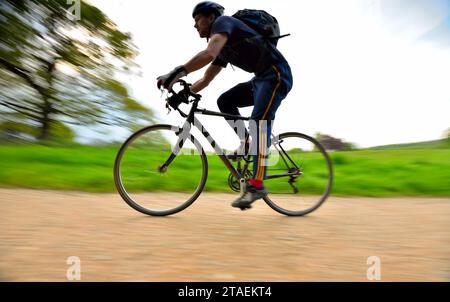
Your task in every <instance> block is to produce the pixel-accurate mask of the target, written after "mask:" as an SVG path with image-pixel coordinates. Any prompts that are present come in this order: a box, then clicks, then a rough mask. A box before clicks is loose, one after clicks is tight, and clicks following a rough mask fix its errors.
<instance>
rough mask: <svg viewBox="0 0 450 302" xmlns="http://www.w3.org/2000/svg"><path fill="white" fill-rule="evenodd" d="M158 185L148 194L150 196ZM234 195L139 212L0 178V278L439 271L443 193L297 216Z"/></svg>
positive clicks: (427, 274) (334, 205) (448, 205)
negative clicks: (73, 273) (160, 213)
mask: <svg viewBox="0 0 450 302" xmlns="http://www.w3.org/2000/svg"><path fill="white" fill-rule="evenodd" d="M161 196H162V195H161V194H153V197H154V198H155V200H157V199H160V198H161ZM234 198H236V195H234V194H216V193H204V194H202V195H201V196H200V198H199V200H197V201H196V202H195V203H194V204H193V205H192V206H191V207H189V208H188V209H186V210H185V211H183V212H181V213H179V214H177V215H174V216H170V217H163V218H157V217H149V216H145V215H142V214H140V213H138V212H136V211H134V210H133V209H132V208H130V207H129V206H128V205H127V204H126V203H125V202H123V201H122V199H121V198H120V197H119V196H118V194H89V193H78V192H70V193H68V192H55V191H34V190H15V189H0V213H1V214H0V215H1V219H0V280H1V281H66V280H67V278H66V272H67V270H68V269H69V267H71V265H70V264H67V262H66V261H67V259H68V258H69V257H70V256H76V257H78V258H79V259H80V261H81V280H82V281H316V280H317V281H328V280H338V281H341V280H342V281H347V280H354V281H367V280H368V279H367V270H368V269H369V267H371V266H372V265H373V263H371V264H367V259H368V257H370V256H376V257H379V260H380V268H381V271H380V276H381V280H382V281H450V199H449V198H407V197H405V198H359V197H352V198H337V197H331V198H330V199H329V200H328V201H327V202H326V203H325V204H324V205H323V206H322V207H321V208H320V209H319V210H317V211H316V212H314V213H312V214H310V215H309V216H306V217H285V216H283V215H280V214H278V213H277V212H275V211H273V210H272V209H270V208H269V207H268V206H267V205H266V204H265V203H264V202H263V201H258V202H256V203H255V206H254V208H253V209H251V210H249V211H244V212H241V211H239V210H237V209H234V208H232V207H230V205H229V204H230V202H231V201H232V200H233V199H234Z"/></svg>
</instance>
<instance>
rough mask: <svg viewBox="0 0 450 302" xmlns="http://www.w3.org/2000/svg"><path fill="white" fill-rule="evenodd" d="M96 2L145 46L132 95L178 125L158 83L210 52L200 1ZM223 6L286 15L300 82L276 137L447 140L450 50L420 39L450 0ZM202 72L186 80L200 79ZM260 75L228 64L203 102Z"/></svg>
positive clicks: (227, 139) (250, 1)
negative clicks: (197, 21) (197, 17)
mask: <svg viewBox="0 0 450 302" xmlns="http://www.w3.org/2000/svg"><path fill="white" fill-rule="evenodd" d="M90 2H91V3H93V4H94V5H96V6H97V7H99V8H100V9H101V10H102V11H104V12H105V13H106V14H107V15H108V16H109V17H110V18H111V19H112V20H113V21H114V22H115V23H116V24H117V25H118V26H119V28H120V29H121V30H123V31H128V32H131V33H132V35H133V39H134V42H135V44H136V45H137V46H138V48H139V52H140V55H139V56H138V57H137V60H136V61H137V63H138V64H140V66H141V71H142V76H141V77H135V78H127V79H124V80H125V81H126V83H127V84H128V86H129V88H130V91H131V92H132V94H133V96H134V97H135V98H136V99H138V100H139V101H141V102H142V103H143V104H145V105H147V106H149V107H151V108H152V109H153V110H154V111H155V112H156V113H157V114H158V117H159V118H160V119H161V120H162V121H163V122H168V123H171V124H176V125H178V124H179V123H180V122H181V118H180V117H179V116H178V115H177V114H176V113H175V112H172V113H171V114H170V115H166V113H167V111H166V109H165V106H164V101H163V99H162V98H161V93H160V91H159V90H157V88H156V80H155V79H156V77H157V76H159V75H161V74H164V73H166V72H168V71H170V70H172V69H173V68H174V67H175V66H178V65H181V64H184V63H186V62H187V61H188V60H189V59H190V58H191V57H192V56H193V55H195V54H196V53H197V52H199V51H201V50H203V49H204V48H205V47H206V40H204V39H200V38H199V36H198V34H197V31H196V30H195V29H194V27H193V25H194V23H193V19H192V17H191V12H192V8H193V6H194V5H195V4H196V3H197V2H198V1H197V0H195V1H191V0H170V1H146V0H126V1H125V0H90ZM217 2H219V3H220V4H222V5H223V6H224V7H225V14H226V15H232V14H233V13H234V12H235V11H237V10H238V9H242V8H258V9H264V10H266V11H268V12H270V13H271V14H272V15H274V16H275V17H277V19H278V21H279V23H280V26H281V31H282V33H291V36H290V37H287V38H284V39H281V40H280V41H279V44H278V48H279V49H280V51H281V52H282V53H283V54H284V56H285V57H286V59H287V60H288V62H289V64H290V66H291V69H292V73H293V76H294V86H293V89H292V90H291V92H290V94H289V95H288V96H287V98H286V99H285V100H284V101H283V103H282V105H281V106H280V107H279V109H278V111H277V115H276V120H275V127H274V132H276V133H281V132H284V131H298V132H303V133H305V134H309V135H314V134H315V133H316V132H321V133H326V134H330V135H332V136H334V137H339V138H342V139H344V140H346V141H350V142H354V143H356V144H357V145H358V146H360V147H369V146H375V145H383V144H392V143H404V142H413V141H423V140H432V139H438V138H440V137H441V135H442V133H443V131H444V130H445V129H447V128H449V127H450V119H449V112H450V45H447V46H446V47H445V46H442V45H441V44H442V43H441V44H440V43H438V42H439V41H429V40H423V39H422V40H420V41H419V38H420V37H421V36H422V35H424V34H425V33H427V32H428V31H430V30H431V29H433V28H434V27H436V26H437V25H439V24H440V23H441V22H442V21H443V20H444V19H445V18H446V17H447V18H448V16H449V15H450V0H422V1H419V0H360V1H356V0H343V1H335V0H300V1H299V0H295V1H283V0H278V1H274V0H246V1H242V0H241V1H240V0H226V1H217ZM82 17H83V16H81V18H82ZM447 23H450V22H447ZM449 33H450V26H449V28H448V32H447V34H449ZM203 71H204V70H201V71H198V72H195V73H192V74H190V75H188V76H187V78H186V79H187V81H188V82H195V81H196V80H197V79H198V78H199V77H201V76H202V74H203ZM251 77H252V75H251V74H249V73H246V72H244V71H242V70H239V69H238V68H235V70H234V71H233V70H232V69H231V67H229V66H228V67H227V68H226V69H225V70H223V71H222V72H221V73H220V74H219V76H218V77H217V78H216V79H215V80H214V82H213V83H211V85H210V86H209V87H207V88H206V89H205V90H203V91H202V92H201V94H202V95H203V103H202V104H201V106H202V107H204V108H208V109H211V110H218V108H217V105H216V100H217V98H218V97H219V95H220V94H221V93H222V92H224V91H226V90H227V89H229V88H231V87H233V86H234V85H236V84H238V83H240V82H243V81H247V80H249V79H251ZM250 112H251V108H248V109H244V110H241V113H242V114H243V115H250ZM200 120H201V121H202V122H204V125H205V127H206V128H207V129H208V130H209V132H210V133H211V134H212V136H213V137H214V138H216V139H217V140H218V142H219V144H220V145H221V146H222V147H225V148H227V149H232V148H234V147H235V146H236V144H237V139H236V138H234V136H233V132H232V130H231V128H229V127H228V125H227V124H226V122H225V121H224V120H222V119H221V118H212V117H200ZM114 135H117V136H119V135H120V131H117V132H115V133H114Z"/></svg>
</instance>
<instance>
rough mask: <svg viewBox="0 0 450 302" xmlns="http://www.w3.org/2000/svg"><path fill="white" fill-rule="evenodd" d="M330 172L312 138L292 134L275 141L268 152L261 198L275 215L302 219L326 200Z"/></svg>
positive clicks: (325, 154) (289, 133) (331, 175)
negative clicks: (267, 191)
mask: <svg viewBox="0 0 450 302" xmlns="http://www.w3.org/2000/svg"><path fill="white" fill-rule="evenodd" d="M332 182H333V168H332V163H331V160H330V157H329V156H328V154H327V153H326V151H325V149H324V148H323V147H322V146H321V145H320V143H319V142H318V141H317V140H315V139H314V138H312V137H310V136H307V135H304V134H301V133H296V132H288V133H283V134H281V135H279V136H278V137H275V138H274V139H273V141H272V145H271V148H270V155H269V159H268V166H267V178H266V179H265V180H264V183H265V184H266V186H267V188H268V190H269V192H270V193H269V194H268V195H267V196H266V197H265V198H264V200H265V201H266V203H267V204H268V205H269V206H270V207H271V208H272V209H274V210H275V211H278V212H280V213H282V214H285V215H288V216H302V215H306V214H308V213H311V212H312V211H314V210H316V209H317V208H318V207H320V206H321V205H322V203H323V202H324V201H325V200H326V199H327V197H328V195H329V194H330V192H331V186H332Z"/></svg>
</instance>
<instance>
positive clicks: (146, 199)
mask: <svg viewBox="0 0 450 302" xmlns="http://www.w3.org/2000/svg"><path fill="white" fill-rule="evenodd" d="M180 136H183V132H181V131H180V129H179V128H178V127H175V126H170V125H154V126H149V127H146V128H144V129H141V130H139V131H137V132H136V133H134V134H133V135H131V136H130V137H129V138H128V139H127V140H126V141H125V143H124V144H123V145H122V146H121V147H120V149H119V152H118V153H117V156H116V160H115V163H114V181H115V184H116V188H117V190H118V192H119V194H120V196H121V197H122V198H123V199H124V200H125V202H126V203H128V204H129V205H130V206H131V207H132V208H133V209H135V210H137V211H139V212H141V213H144V214H147V215H153V216H165V215H171V214H174V213H177V212H180V211H182V210H184V209H185V208H187V207H188V206H190V205H191V204H192V203H193V202H194V201H195V200H196V199H197V198H198V196H199V195H200V193H201V192H202V190H203V188H204V186H205V182H206V178H207V175H208V162H207V159H206V155H205V152H204V151H203V148H202V147H201V145H200V143H199V142H198V141H197V140H196V139H195V138H194V137H193V136H192V135H191V134H188V135H187V136H185V137H187V139H185V140H182V141H181V143H180ZM155 192H160V194H155Z"/></svg>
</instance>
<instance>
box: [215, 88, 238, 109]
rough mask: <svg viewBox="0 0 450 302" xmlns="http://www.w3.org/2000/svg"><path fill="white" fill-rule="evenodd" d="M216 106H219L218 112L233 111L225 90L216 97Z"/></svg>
mask: <svg viewBox="0 0 450 302" xmlns="http://www.w3.org/2000/svg"><path fill="white" fill-rule="evenodd" d="M217 107H219V110H220V112H224V113H229V112H233V109H234V108H233V106H232V105H231V100H230V98H229V96H228V93H227V92H225V93H222V95H221V96H220V97H219V98H218V99H217Z"/></svg>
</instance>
